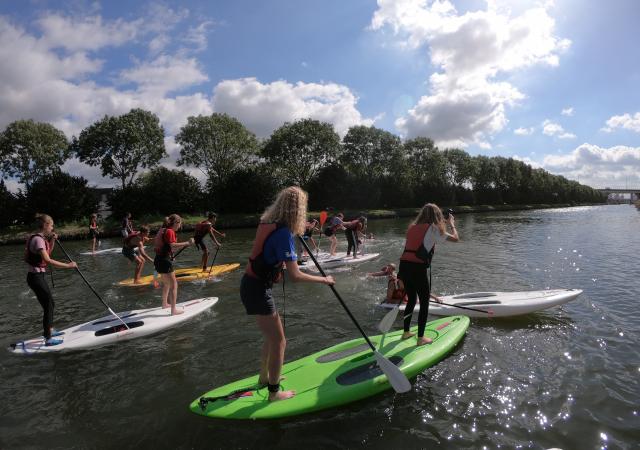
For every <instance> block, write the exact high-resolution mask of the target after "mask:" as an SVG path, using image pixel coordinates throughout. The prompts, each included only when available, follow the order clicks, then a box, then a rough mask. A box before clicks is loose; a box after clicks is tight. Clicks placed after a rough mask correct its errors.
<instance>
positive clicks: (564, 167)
mask: <svg viewBox="0 0 640 450" xmlns="http://www.w3.org/2000/svg"><path fill="white" fill-rule="evenodd" d="M543 167H544V168H545V169H546V170H548V171H549V172H551V173H555V174H560V175H564V176H565V177H567V178H569V179H573V180H579V181H580V183H583V184H587V185H589V186H592V187H597V188H604V187H624V186H625V185H626V184H627V183H628V184H629V185H633V186H640V147H627V146H622V145H619V146H614V147H610V148H602V147H599V146H597V145H593V144H588V143H585V144H582V145H580V146H579V147H577V148H576V149H575V150H573V151H572V152H571V153H569V154H565V155H546V156H545V157H544V159H543Z"/></svg>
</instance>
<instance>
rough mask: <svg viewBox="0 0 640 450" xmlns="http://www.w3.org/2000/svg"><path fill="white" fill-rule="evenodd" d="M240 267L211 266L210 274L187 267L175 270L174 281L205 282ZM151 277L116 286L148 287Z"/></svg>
mask: <svg viewBox="0 0 640 450" xmlns="http://www.w3.org/2000/svg"><path fill="white" fill-rule="evenodd" d="M238 267H240V264H238V263H233V264H220V265H217V266H213V269H211V272H209V270H208V269H207V270H206V271H204V272H203V271H202V267H189V268H185V269H176V270H175V271H174V272H175V274H176V279H177V280H178V281H194V280H206V279H209V278H213V277H217V276H218V275H222V274H223V273H227V272H231V271H232V270H236V269H237V268H238ZM153 278H154V276H153V275H148V276H146V277H140V282H139V283H134V282H133V278H127V279H126V280H122V281H120V282H119V283H118V286H149V285H152V284H153ZM156 280H157V281H158V282H160V276H159V275H157V276H156Z"/></svg>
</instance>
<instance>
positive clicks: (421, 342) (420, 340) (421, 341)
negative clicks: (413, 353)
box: [417, 337, 433, 347]
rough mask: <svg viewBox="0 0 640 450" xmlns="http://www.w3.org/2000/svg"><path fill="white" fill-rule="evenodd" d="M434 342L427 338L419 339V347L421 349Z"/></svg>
mask: <svg viewBox="0 0 640 450" xmlns="http://www.w3.org/2000/svg"><path fill="white" fill-rule="evenodd" d="M432 342H433V339H431V338H426V337H421V338H418V344H417V345H418V347H420V346H421V345H425V344H431V343H432Z"/></svg>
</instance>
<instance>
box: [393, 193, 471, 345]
mask: <svg viewBox="0 0 640 450" xmlns="http://www.w3.org/2000/svg"><path fill="white" fill-rule="evenodd" d="M447 224H449V226H450V227H451V234H450V233H447V231H446V229H447ZM459 240H460V239H459V237H458V231H457V230H456V225H455V221H454V217H453V214H450V215H449V218H448V219H447V220H445V218H444V216H443V215H442V211H441V210H440V208H438V206H437V205H435V204H433V203H427V204H426V205H424V206H423V207H422V209H421V210H420V212H419V213H418V216H417V217H416V218H415V220H414V221H413V222H412V223H411V224H410V225H409V229H408V230H407V238H406V242H405V245H404V251H403V253H402V256H400V269H399V271H398V272H399V273H398V278H400V280H402V282H403V283H404V288H405V290H406V292H407V306H406V308H405V311H404V334H403V335H402V338H403V339H408V338H410V337H412V336H414V333H411V332H410V331H409V330H410V328H411V316H412V314H413V309H414V308H415V306H416V300H417V299H418V297H419V298H420V300H421V305H420V313H419V314H418V345H424V344H430V343H431V341H432V340H431V339H430V338H426V337H424V329H425V326H426V324H427V315H428V313H429V297H430V294H431V291H430V290H431V286H429V278H428V277H427V269H428V268H429V266H430V265H431V260H432V258H433V254H434V252H435V247H436V244H439V243H443V242H445V241H451V242H458V241H459Z"/></svg>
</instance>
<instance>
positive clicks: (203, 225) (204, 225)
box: [193, 212, 227, 272]
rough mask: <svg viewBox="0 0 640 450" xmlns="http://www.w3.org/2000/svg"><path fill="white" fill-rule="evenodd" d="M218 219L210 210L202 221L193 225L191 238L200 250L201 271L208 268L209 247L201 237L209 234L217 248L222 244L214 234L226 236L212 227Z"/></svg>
mask: <svg viewBox="0 0 640 450" xmlns="http://www.w3.org/2000/svg"><path fill="white" fill-rule="evenodd" d="M217 219H218V215H217V214H216V213H213V212H210V213H209V214H207V218H206V219H205V220H203V221H202V222H200V223H198V224H197V225H196V227H195V231H194V234H193V239H194V241H195V243H196V248H198V249H200V250H202V271H203V272H206V271H207V270H209V267H208V264H209V249H208V248H207V245H206V244H205V243H204V242H203V239H204V238H205V237H206V236H207V235H209V236H211V240H212V241H213V242H214V243H215V244H216V246H217V247H218V248H220V247H222V244H221V243H220V242H218V240H217V239H216V234H217V235H218V236H220V237H226V236H227V235H226V234H225V233H221V232H219V231H218V230H216V229H215V228H214V227H215V225H216V220H217Z"/></svg>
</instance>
